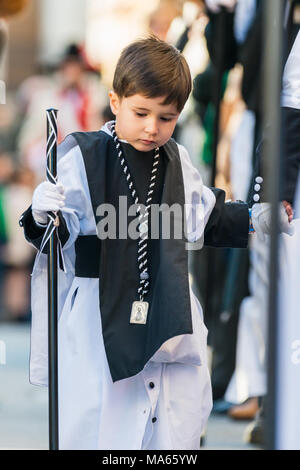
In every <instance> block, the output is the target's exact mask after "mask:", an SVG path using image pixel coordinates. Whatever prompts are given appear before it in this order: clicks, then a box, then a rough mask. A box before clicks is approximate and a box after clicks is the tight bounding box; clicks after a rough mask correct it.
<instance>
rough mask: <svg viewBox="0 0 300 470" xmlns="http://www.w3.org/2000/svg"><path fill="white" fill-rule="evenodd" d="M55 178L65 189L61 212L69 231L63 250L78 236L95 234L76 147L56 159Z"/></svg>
mask: <svg viewBox="0 0 300 470" xmlns="http://www.w3.org/2000/svg"><path fill="white" fill-rule="evenodd" d="M57 177H58V181H59V182H61V183H62V184H63V186H64V188H65V196H66V200H65V206H64V207H63V209H62V210H61V212H62V215H63V217H64V219H65V222H66V225H67V229H68V231H69V238H68V240H67V242H66V244H65V245H64V249H68V248H69V247H70V246H71V245H72V244H73V243H74V241H75V240H76V238H77V237H78V235H95V234H96V223H95V219H94V214H93V209H92V203H91V198H90V192H89V187H88V182H87V177H86V171H85V167H84V161H83V157H82V154H81V150H80V148H79V146H78V145H76V146H74V147H73V148H71V149H70V150H69V151H68V152H67V153H65V154H63V155H62V156H61V157H60V158H59V159H58V164H57Z"/></svg>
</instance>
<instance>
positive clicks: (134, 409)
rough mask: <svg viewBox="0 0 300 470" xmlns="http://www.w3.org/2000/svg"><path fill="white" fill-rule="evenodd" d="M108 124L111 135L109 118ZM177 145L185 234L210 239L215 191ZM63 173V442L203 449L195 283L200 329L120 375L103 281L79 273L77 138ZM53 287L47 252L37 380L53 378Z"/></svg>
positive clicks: (40, 275)
mask: <svg viewBox="0 0 300 470" xmlns="http://www.w3.org/2000/svg"><path fill="white" fill-rule="evenodd" d="M104 130H105V131H106V132H107V133H110V132H109V129H108V127H107V126H105V127H104ZM179 151H180V159H181V165H182V170H183V179H184V186H185V201H186V219H187V232H188V240H189V241H191V242H193V241H196V240H199V239H200V240H201V239H202V240H203V233H204V227H205V224H206V223H207V220H208V218H209V216H210V214H211V211H212V209H213V207H214V205H215V196H214V195H213V193H212V192H211V191H210V190H209V189H208V188H206V187H205V186H203V184H202V180H201V177H200V175H199V173H198V172H197V170H196V169H195V168H194V167H193V166H192V164H191V162H190V159H189V156H188V154H187V151H186V150H185V149H184V148H183V147H182V146H179ZM58 178H59V181H61V182H62V183H63V185H64V187H65V191H66V205H65V207H64V208H63V210H62V213H63V216H64V218H65V220H66V223H67V227H68V230H69V232H70V236H69V239H68V240H67V242H66V244H65V246H64V259H65V263H66V268H67V273H64V272H62V271H59V274H58V283H59V298H58V308H59V321H58V335H59V338H58V343H59V344H58V348H59V350H58V354H59V447H60V449H111V450H113V449H129V450H130V449H198V448H199V440H200V435H201V432H202V430H203V428H204V426H205V424H206V421H207V419H208V416H209V413H210V410H211V406H212V397H211V385H210V378H209V372H208V367H207V358H206V337H207V329H206V327H205V325H204V323H203V314H202V309H201V306H200V304H199V301H198V299H197V298H196V297H195V295H194V294H193V292H192V290H191V289H190V299H191V312H192V322H193V334H191V335H181V336H177V337H175V338H172V339H170V340H168V341H167V342H165V343H164V344H163V345H162V347H161V348H160V349H159V351H157V352H156V353H155V355H154V356H153V357H152V358H151V360H150V361H149V362H148V363H147V364H146V366H145V367H144V369H143V371H141V372H140V373H139V374H137V375H136V376H134V377H130V378H128V379H124V380H121V381H118V382H115V383H113V382H112V379H111V375H110V371H109V367H108V363H107V358H106V353H105V349H104V343H103V338H102V330H101V314H100V307H99V280H98V279H95V278H79V277H76V276H75V275H74V259H75V251H74V241H75V240H76V238H77V236H78V235H96V223H95V219H94V214H93V210H92V205H91V200H90V194H89V189H88V183H87V178H86V172H85V168H84V162H83V157H82V155H81V151H80V148H79V146H75V147H73V148H72V149H71V150H69V151H68V152H67V153H65V154H63V155H60V154H59V158H58ZM195 193H198V194H201V210H200V211H199V210H196V208H195V206H194V205H193V202H194V200H195ZM192 214H193V215H195V214H196V219H195V217H192ZM195 221H196V222H195ZM100 282H101V278H100ZM46 286H47V257H46V255H44V254H41V255H40V256H39V257H38V258H37V260H36V262H35V266H34V269H33V273H32V329H31V357H30V382H31V383H33V384H36V385H47V382H48V378H47V375H48V362H47V361H48V357H47V356H48V353H47V295H46V289H47V287H46ZM150 382H152V384H151V386H152V387H151V386H150V385H149V384H150ZM153 384H154V387H153ZM153 418H156V420H155V419H154V422H153V421H152V420H153Z"/></svg>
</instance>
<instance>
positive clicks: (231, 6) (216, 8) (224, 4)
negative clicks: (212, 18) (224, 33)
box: [205, 0, 237, 13]
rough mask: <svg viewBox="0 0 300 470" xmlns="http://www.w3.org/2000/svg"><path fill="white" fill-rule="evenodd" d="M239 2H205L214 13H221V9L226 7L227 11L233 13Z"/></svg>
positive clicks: (231, 0) (212, 0)
mask: <svg viewBox="0 0 300 470" xmlns="http://www.w3.org/2000/svg"><path fill="white" fill-rule="evenodd" d="M236 2H237V0H205V3H206V5H207V7H208V9H209V10H211V11H212V12H213V13H219V12H220V10H221V7H225V8H226V10H229V11H233V10H234V7H235V5H236Z"/></svg>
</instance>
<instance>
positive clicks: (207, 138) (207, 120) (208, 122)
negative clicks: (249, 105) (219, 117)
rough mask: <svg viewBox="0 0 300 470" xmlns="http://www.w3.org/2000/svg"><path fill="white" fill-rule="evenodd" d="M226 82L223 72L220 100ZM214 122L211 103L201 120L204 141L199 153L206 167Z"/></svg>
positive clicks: (209, 159)
mask: <svg viewBox="0 0 300 470" xmlns="http://www.w3.org/2000/svg"><path fill="white" fill-rule="evenodd" d="M227 82H228V72H225V73H224V74H223V77H222V90H221V92H222V94H221V96H222V98H223V96H224V93H225V90H226V86H227ZM214 120H215V107H214V105H213V103H212V102H210V103H208V105H207V108H206V112H205V116H204V120H203V130H204V139H203V147H202V151H201V160H202V161H203V162H204V163H206V164H207V165H211V164H212V157H213V139H214Z"/></svg>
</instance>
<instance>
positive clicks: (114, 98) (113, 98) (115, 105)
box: [109, 91, 120, 116]
mask: <svg viewBox="0 0 300 470" xmlns="http://www.w3.org/2000/svg"><path fill="white" fill-rule="evenodd" d="M109 101H110V109H111V111H112V113H113V114H114V115H115V116H116V115H117V114H118V111H119V105H120V98H119V96H118V95H117V93H115V92H114V91H110V92H109Z"/></svg>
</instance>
